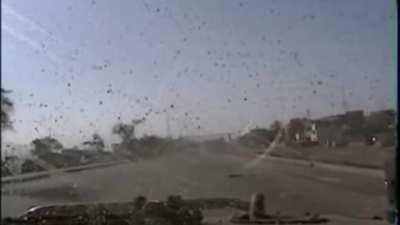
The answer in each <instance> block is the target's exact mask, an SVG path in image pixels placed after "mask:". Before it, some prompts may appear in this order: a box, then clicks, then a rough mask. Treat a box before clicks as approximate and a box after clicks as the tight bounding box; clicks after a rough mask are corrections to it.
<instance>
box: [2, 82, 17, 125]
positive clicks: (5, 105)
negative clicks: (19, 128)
mask: <svg viewBox="0 0 400 225" xmlns="http://www.w3.org/2000/svg"><path fill="white" fill-rule="evenodd" d="M9 93H11V91H9V90H5V89H3V88H1V130H6V129H12V128H13V124H12V121H11V117H10V113H11V112H12V111H13V110H14V103H13V102H12V101H11V99H10V98H9V97H8V96H6V95H7V94H9Z"/></svg>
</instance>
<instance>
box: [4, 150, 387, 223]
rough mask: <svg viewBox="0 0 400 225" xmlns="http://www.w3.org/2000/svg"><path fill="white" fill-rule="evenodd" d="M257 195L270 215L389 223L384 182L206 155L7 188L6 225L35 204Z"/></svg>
mask: <svg viewBox="0 0 400 225" xmlns="http://www.w3.org/2000/svg"><path fill="white" fill-rule="evenodd" d="M256 191H257V192H263V193H264V194H265V195H266V210H267V211H268V212H271V213H275V212H277V211H280V212H281V213H284V214H291V215H300V214H302V215H303V214H304V213H306V212H310V213H318V214H328V215H333V216H350V217H353V218H355V217H363V218H371V217H373V216H379V217H382V218H384V215H385V214H384V213H385V209H386V205H387V204H386V198H385V189H384V182H383V177H381V176H376V175H374V174H368V173H363V174H361V173H352V172H351V171H346V170H344V171H340V170H331V169H329V168H319V167H311V166H309V165H301V164H291V163H283V162H280V161H274V160H268V159H262V160H253V159H251V158H250V157H244V156H239V154H238V155H230V154H222V153H213V152H210V151H206V150H204V151H198V150H197V151H190V150H188V151H186V152H180V153H176V154H171V155H167V156H163V157H162V158H159V159H155V160H150V161H141V162H137V163H129V164H122V165H117V166H113V167H107V168H99V169H95V170H88V171H81V172H77V173H71V174H62V175H57V176H52V177H49V178H44V179H41V180H35V181H32V182H24V183H16V184H6V185H3V187H2V202H1V204H2V216H3V217H6V216H16V215H19V214H21V213H22V212H24V210H25V209H27V208H28V207H29V206H32V205H38V204H53V203H64V202H93V201H95V202H97V201H127V200H131V199H133V198H134V197H135V196H136V195H138V194H142V195H146V196H149V198H151V199H165V198H166V197H167V196H168V195H170V194H180V195H182V196H183V197H184V198H197V197H230V198H240V199H243V200H248V199H249V197H250V195H251V194H252V193H254V192H256ZM375 222H376V221H375ZM375 224H376V223H375Z"/></svg>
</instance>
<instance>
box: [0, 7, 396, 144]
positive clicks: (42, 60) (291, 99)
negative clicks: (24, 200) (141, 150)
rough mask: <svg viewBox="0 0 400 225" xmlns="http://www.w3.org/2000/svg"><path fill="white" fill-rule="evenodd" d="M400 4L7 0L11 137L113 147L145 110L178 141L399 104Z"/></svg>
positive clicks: (147, 128) (147, 127)
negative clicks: (102, 142) (122, 128)
mask: <svg viewBox="0 0 400 225" xmlns="http://www.w3.org/2000/svg"><path fill="white" fill-rule="evenodd" d="M393 2H394V1H375V0H370V1H368V0H360V1H356V0H354V1H344V0H342V1H337V0H335V1H333V0H331V1H311V0H304V1H295V0H292V1H289V0H280V1H272V0H270V1H262V0H257V1H256V0H254V1H233V0H221V1H213V0H209V1H183V0H181V1H176V0H171V1H166V0H158V1H157V0H155V1H149V0H138V1H129V0H126V1H123V0H119V1H107V0H94V1H92V0H88V1H81V0H75V1H51V0H41V1H40V3H39V2H38V1H22V0H17V1H2V10H3V11H2V25H1V26H2V42H3V43H2V50H3V52H2V53H3V54H2V85H3V87H5V88H7V89H11V90H13V93H12V94H11V95H10V97H11V98H12V99H14V101H15V112H14V115H13V119H14V120H15V131H10V132H7V133H4V134H3V135H4V137H5V139H6V140H8V141H12V142H18V143H29V142H30V141H31V140H32V139H34V138H36V137H41V136H46V135H49V134H51V135H53V136H55V137H57V138H59V139H60V140H61V141H62V142H63V143H64V144H66V145H74V144H79V143H81V142H82V141H84V140H85V139H87V138H88V137H89V136H90V135H91V134H92V133H93V132H98V133H100V134H101V135H102V136H103V137H104V138H105V139H106V140H107V142H108V143H110V142H113V141H116V139H115V137H113V136H112V135H111V132H110V130H111V127H112V125H113V124H115V123H116V122H118V121H121V122H129V121H130V120H132V119H134V118H140V117H143V116H145V117H146V119H147V121H146V123H145V124H143V125H142V126H140V127H139V128H138V132H139V134H143V133H149V134H150V133H154V134H158V135H165V134H166V130H167V128H166V120H167V119H166V118H167V117H168V118H169V121H170V122H169V123H170V127H171V133H172V134H173V135H175V136H176V135H180V134H182V135H201V134H207V133H219V132H231V131H238V130H240V129H242V128H243V127H245V126H246V125H248V124H249V123H251V124H253V125H258V126H269V124H270V123H271V122H272V121H273V120H284V121H285V120H287V119H288V118H291V117H295V116H305V115H306V111H307V110H309V111H310V113H311V116H313V117H318V116H324V115H329V114H333V113H341V112H343V110H344V108H347V109H365V110H367V111H371V110H377V109H382V108H390V107H393V105H394V102H395V101H394V99H393V98H394V93H395V92H394V90H395V88H396V87H395V86H394V85H395V82H394V81H395V77H396V76H395V66H396V64H395V63H396V59H395V58H394V57H393V56H394V55H395V51H396V49H397V47H396V41H395V40H396V36H395V35H396V30H395V21H396V17H397V15H396V12H395V8H394V4H393ZM343 98H345V99H346V102H347V104H346V107H343V104H342V102H343ZM199 126H200V127H199Z"/></svg>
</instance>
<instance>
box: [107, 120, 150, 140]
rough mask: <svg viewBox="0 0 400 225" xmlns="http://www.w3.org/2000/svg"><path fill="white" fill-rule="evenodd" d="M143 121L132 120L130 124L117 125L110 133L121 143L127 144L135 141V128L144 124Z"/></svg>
mask: <svg viewBox="0 0 400 225" xmlns="http://www.w3.org/2000/svg"><path fill="white" fill-rule="evenodd" d="M144 121H145V120H144V119H134V120H132V123H130V124H126V123H117V124H115V125H114V126H113V128H112V133H113V134H116V135H118V136H119V137H120V138H121V141H122V143H129V142H130V141H131V140H133V139H135V128H136V127H137V125H139V124H142V123H144Z"/></svg>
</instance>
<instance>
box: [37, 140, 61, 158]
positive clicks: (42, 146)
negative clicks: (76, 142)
mask: <svg viewBox="0 0 400 225" xmlns="http://www.w3.org/2000/svg"><path fill="white" fill-rule="evenodd" d="M32 145H33V149H32V154H33V155H36V156H42V155H45V154H48V153H53V152H56V151H59V150H61V149H63V145H62V144H61V143H60V142H59V141H58V140H57V139H55V138H53V137H44V138H36V139H35V140H33V141H32Z"/></svg>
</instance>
